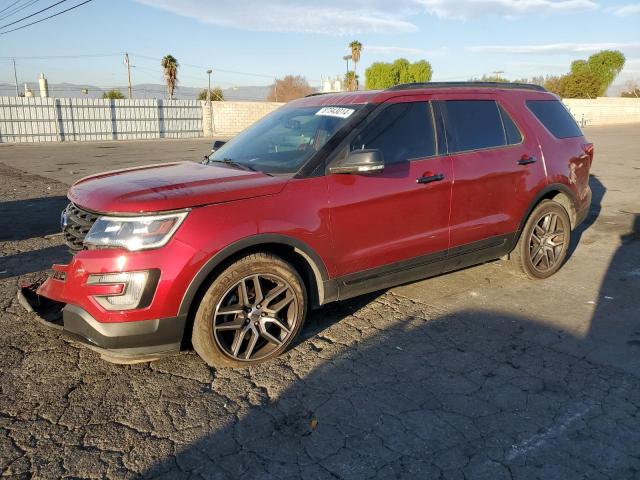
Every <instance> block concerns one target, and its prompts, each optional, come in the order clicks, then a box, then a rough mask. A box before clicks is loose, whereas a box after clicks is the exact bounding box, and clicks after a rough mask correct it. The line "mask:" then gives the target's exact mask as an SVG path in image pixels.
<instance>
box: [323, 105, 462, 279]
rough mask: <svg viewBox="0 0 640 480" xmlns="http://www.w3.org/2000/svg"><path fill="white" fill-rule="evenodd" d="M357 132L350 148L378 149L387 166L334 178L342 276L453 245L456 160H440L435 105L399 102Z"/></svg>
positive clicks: (330, 179)
mask: <svg viewBox="0 0 640 480" xmlns="http://www.w3.org/2000/svg"><path fill="white" fill-rule="evenodd" d="M374 115H375V116H374V117H373V118H372V119H371V120H369V121H368V122H367V123H366V124H365V125H364V126H363V127H361V128H360V129H359V130H358V131H356V132H354V134H352V136H351V139H350V141H349V143H348V146H345V148H344V151H342V154H343V155H345V154H346V152H347V150H355V149H378V150H380V151H381V152H382V154H383V157H384V161H385V168H384V171H382V172H377V173H371V174H358V175H353V174H349V175H345V174H332V175H328V176H327V183H328V193H329V202H330V207H329V208H330V222H331V232H332V241H333V248H334V262H335V265H336V267H337V271H338V276H344V275H349V274H353V273H356V272H363V271H366V270H369V269H372V268H376V267H383V266H391V265H393V264H395V263H398V262H403V261H406V260H411V259H415V258H417V257H421V256H426V255H429V254H442V255H443V256H444V255H445V254H446V251H447V248H448V246H449V207H450V198H451V186H452V174H453V172H452V169H451V160H450V158H449V157H446V156H439V155H438V142H437V140H436V138H437V136H436V134H435V131H436V130H435V125H434V123H435V122H434V115H433V112H432V108H431V104H430V103H429V102H428V101H426V100H425V101H416V98H415V97H401V98H395V99H393V103H389V104H387V105H384V106H383V107H381V110H379V111H378V113H377V114H374Z"/></svg>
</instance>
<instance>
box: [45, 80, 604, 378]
mask: <svg viewBox="0 0 640 480" xmlns="http://www.w3.org/2000/svg"><path fill="white" fill-rule="evenodd" d="M592 159H593V145H592V144H590V143H588V142H587V141H586V140H585V138H584V137H583V135H582V132H581V131H580V129H579V127H578V126H577V125H576V122H575V121H574V120H573V118H572V117H571V115H570V114H569V112H568V111H567V110H566V109H565V108H564V106H563V105H562V103H561V102H560V101H559V100H558V98H557V97H555V96H554V95H552V94H550V93H548V92H546V91H545V90H544V89H543V88H541V87H537V86H533V85H525V84H487V83H441V84H438V83H431V84H412V85H400V86H397V87H394V88H390V89H388V90H384V91H367V92H355V93H341V94H324V95H312V96H309V97H306V98H303V99H300V100H297V101H294V102H291V103H289V104H287V105H286V106H284V107H282V108H280V109H279V110H277V111H275V112H273V113H272V114H270V115H268V116H267V117H265V118H264V119H262V120H260V121H259V122H257V123H256V124H254V125H253V126H251V127H250V128H249V129H247V130H245V131H244V132H243V133H241V134H240V135H238V136H237V137H236V138H234V139H233V140H231V141H230V142H228V143H226V144H224V145H222V146H221V147H220V148H218V149H217V150H215V151H214V152H213V153H212V154H211V155H210V156H209V158H208V160H207V161H205V162H204V163H203V164H198V163H192V162H179V163H170V164H161V165H150V166H147V167H141V168H131V169H127V170H119V171H114V172H108V173H104V174H100V175H94V176H91V177H87V178H84V179H82V180H80V181H78V182H77V183H76V184H74V185H73V186H72V187H71V189H70V190H69V194H68V197H69V200H70V201H71V203H70V204H69V206H68V208H67V209H66V210H65V211H64V212H63V215H62V219H63V229H64V234H65V237H66V240H67V243H68V244H69V246H70V247H71V248H72V249H73V250H74V251H75V255H74V256H73V259H72V260H71V262H70V263H69V264H68V265H54V266H53V270H54V274H53V275H52V276H51V277H50V278H49V279H48V280H47V281H46V282H45V283H44V284H42V285H41V286H40V288H39V289H38V294H40V295H42V296H44V297H47V298H49V299H53V300H55V301H58V302H62V303H64V304H66V305H65V306H64V309H63V323H64V330H65V331H66V332H67V333H69V334H70V335H72V336H73V337H75V338H76V339H77V340H79V341H81V342H83V343H84V344H86V345H87V346H89V347H91V348H93V349H95V350H97V351H99V352H100V353H101V354H102V355H103V357H105V358H106V359H108V360H111V361H141V360H150V359H154V358H157V357H159V356H161V355H165V354H168V353H171V352H176V351H178V350H179V349H180V348H181V345H183V344H184V343H188V341H189V340H191V342H192V344H193V347H194V348H195V350H196V352H198V354H200V356H201V357H202V358H203V359H204V360H205V361H206V362H207V363H208V364H210V365H214V366H234V367H237V366H245V365H251V364H254V363H256V362H260V361H263V360H266V359H268V358H272V357H274V356H276V355H279V354H281V353H282V352H284V351H285V350H286V349H287V347H288V346H289V345H290V344H291V342H292V341H293V340H294V338H295V337H296V335H297V334H298V333H299V332H300V329H301V328H302V326H303V323H304V320H305V316H306V315H307V312H308V311H309V309H310V308H316V307H318V306H321V305H324V304H326V303H329V302H333V301H336V300H343V299H346V298H349V297H353V296H356V295H360V294H363V293H366V292H372V291H376V290H380V289H384V288H388V287H391V286H394V285H398V284H401V283H406V282H412V281H415V280H418V279H423V278H426V277H429V276H433V275H438V274H441V273H443V272H447V271H451V270H455V269H460V268H464V267H467V266H469V265H473V264H478V263H481V262H485V261H488V260H493V259H496V258H498V257H502V256H506V255H508V256H509V257H510V259H511V260H512V261H513V263H514V264H516V265H517V266H518V267H519V268H521V269H522V270H523V271H524V273H526V274H527V275H528V276H529V277H531V278H536V279H537V278H545V277H548V276H550V275H552V274H553V273H555V272H556V271H557V270H558V269H559V268H560V266H561V265H562V263H563V261H564V259H565V257H566V254H567V249H568V246H569V241H570V238H571V231H572V229H574V228H575V227H576V226H577V225H578V224H579V223H580V222H581V221H582V220H583V219H584V218H585V216H586V215H587V212H588V209H589V205H590V202H591V191H590V188H589V182H588V180H589V169H590V166H591V162H592Z"/></svg>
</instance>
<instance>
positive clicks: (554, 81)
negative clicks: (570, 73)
mask: <svg viewBox="0 0 640 480" xmlns="http://www.w3.org/2000/svg"><path fill="white" fill-rule="evenodd" d="M561 79H562V77H559V76H558V75H551V76H548V77H547V78H546V79H545V81H544V84H543V87H544V88H545V89H546V90H548V91H549V92H551V93H555V94H556V95H560V92H561V90H562V85H561V83H562V80H561ZM560 96H562V95H560Z"/></svg>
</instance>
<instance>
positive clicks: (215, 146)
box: [201, 140, 227, 165]
mask: <svg viewBox="0 0 640 480" xmlns="http://www.w3.org/2000/svg"><path fill="white" fill-rule="evenodd" d="M225 143H227V142H225V141H224V140H216V141H215V142H213V145H211V151H210V152H209V153H208V154H207V155H205V156H204V159H203V160H202V162H201V163H202V164H204V165H208V164H209V157H210V156H211V155H213V153H215V151H216V150H218V149H219V148H220V147H222V146H223V145H224V144H225Z"/></svg>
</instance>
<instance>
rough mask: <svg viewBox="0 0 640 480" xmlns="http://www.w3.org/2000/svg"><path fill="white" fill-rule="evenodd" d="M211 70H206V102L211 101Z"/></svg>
mask: <svg viewBox="0 0 640 480" xmlns="http://www.w3.org/2000/svg"><path fill="white" fill-rule="evenodd" d="M211 72H213V70H211V69H209V70H207V75H209V88H207V103H211Z"/></svg>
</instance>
